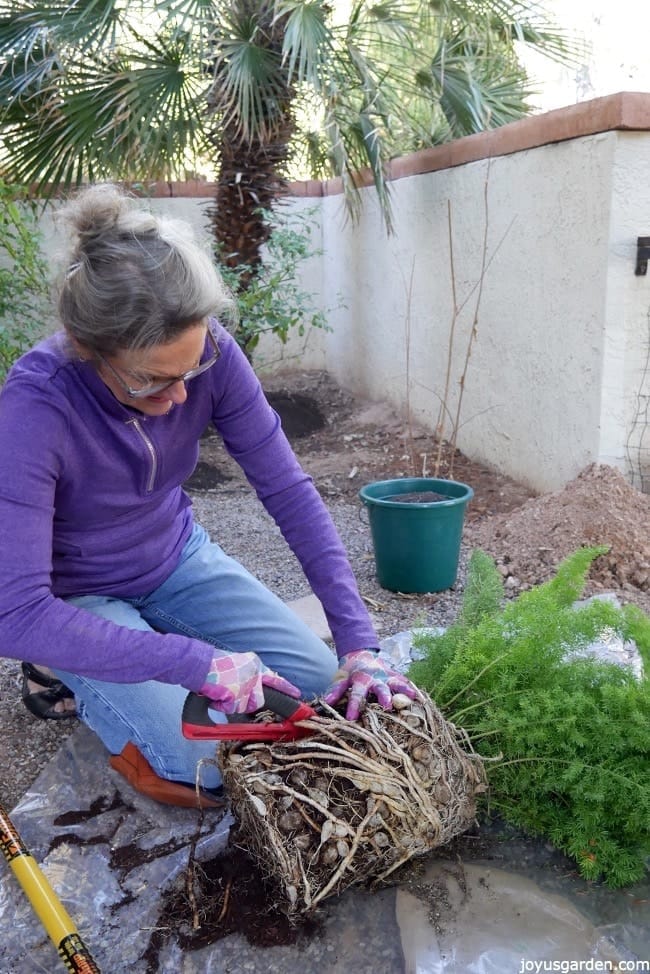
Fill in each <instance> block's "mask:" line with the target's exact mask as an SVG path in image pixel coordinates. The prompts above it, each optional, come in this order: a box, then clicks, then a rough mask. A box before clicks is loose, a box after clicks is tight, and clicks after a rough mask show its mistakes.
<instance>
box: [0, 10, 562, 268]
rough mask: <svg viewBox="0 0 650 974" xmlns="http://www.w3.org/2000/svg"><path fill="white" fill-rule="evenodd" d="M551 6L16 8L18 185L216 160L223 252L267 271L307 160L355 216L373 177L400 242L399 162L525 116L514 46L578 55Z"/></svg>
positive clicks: (1, 101)
mask: <svg viewBox="0 0 650 974" xmlns="http://www.w3.org/2000/svg"><path fill="white" fill-rule="evenodd" d="M536 7H537V5H536V4H535V3H534V2H533V0H531V2H530V3H527V2H522V0H492V2H485V0H437V2H435V3H433V2H429V0H376V2H371V0H351V3H350V9H349V12H348V15H347V17H345V18H341V17H340V15H339V19H338V20H337V13H338V8H337V7H336V6H332V5H331V4H330V3H328V2H327V0H306V2H305V0H162V2H155V0H140V3H139V4H137V3H134V2H128V3H125V2H123V0H39V2H34V0H11V4H10V5H9V6H8V5H7V4H6V2H5V3H0V131H1V132H2V136H3V139H2V152H1V155H0V163H1V165H2V169H3V173H4V175H5V177H6V178H8V179H11V180H14V181H18V182H21V183H36V184H37V185H38V187H39V188H40V190H41V192H43V191H47V192H49V191H51V190H54V189H58V188H69V187H71V186H73V185H76V184H78V183H81V182H82V181H86V180H96V179H105V178H119V179H124V180H132V181H135V182H143V183H144V184H145V185H146V183H147V181H150V180H169V179H172V178H174V177H176V176H178V175H181V174H184V173H187V171H188V170H189V171H192V170H195V169H196V168H197V166H200V165H201V164H202V163H205V161H206V160H207V161H208V162H211V163H212V165H213V166H214V169H215V171H216V174H217V194H216V200H215V205H214V207H213V208H212V211H211V216H212V222H213V228H214V236H215V241H216V245H217V248H218V250H219V252H220V256H221V258H222V260H225V261H226V262H227V263H228V264H230V266H233V267H234V266H237V265H241V264H242V263H245V264H247V265H248V266H249V268H250V269H251V273H254V272H255V269H256V267H257V266H258V265H259V262H260V250H261V247H262V244H263V243H264V242H265V240H266V239H267V238H268V235H269V228H270V225H271V215H272V210H273V207H274V205H275V204H276V202H277V201H278V200H279V198H280V197H281V196H282V193H283V191H284V187H285V185H286V183H285V180H286V178H287V175H288V173H289V171H290V169H289V167H290V164H291V162H292V160H293V161H295V160H296V158H298V157H300V158H302V160H303V164H304V163H305V162H306V163H307V164H308V165H309V167H310V171H311V173H312V175H314V176H317V177H323V176H327V175H332V174H336V175H339V176H341V177H342V178H343V183H344V189H345V191H346V193H347V197H348V200H349V202H350V205H351V207H352V208H354V206H355V205H358V198H357V196H356V195H355V189H356V182H355V174H356V173H357V172H358V171H359V170H360V169H362V168H363V167H369V169H370V171H371V173H372V176H373V179H374V185H375V188H376V190H377V193H378V194H379V199H380V202H381V206H382V209H383V212H384V215H385V218H386V222H387V226H388V227H389V228H390V200H389V194H388V187H387V181H386V178H385V167H386V163H387V161H388V160H389V158H390V157H391V156H394V155H396V154H399V153H400V152H404V151H408V150H410V149H411V148H416V147H419V146H422V145H430V144H433V143H435V142H436V141H440V140H441V139H445V138H452V137H456V136H458V135H461V134H469V133H471V132H475V131H480V130H481V129H485V128H488V127H493V126H495V125H497V124H503V123H504V122H506V121H511V120H512V119H513V118H518V117H520V116H521V115H522V114H525V113H526V112H527V110H528V109H527V104H526V95H527V88H526V79H525V77H524V75H523V72H522V71H521V69H520V68H519V66H518V64H517V62H516V57H515V55H514V42H515V41H516V40H519V41H522V42H526V43H531V44H534V45H536V46H537V47H539V48H540V49H541V50H543V51H545V52H546V53H548V54H549V55H550V56H553V57H560V58H566V57H567V56H570V55H571V51H570V45H569V46H567V44H566V39H565V38H564V37H563V35H562V33H561V32H559V31H553V30H550V29H549V28H548V27H547V26H546V25H544V24H543V23H542V24H541V25H540V24H537V25H536V23H535V15H534V12H535V10H536ZM567 52H568V54H567ZM243 284H244V286H245V285H246V280H244V282H243Z"/></svg>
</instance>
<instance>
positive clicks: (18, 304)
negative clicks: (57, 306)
mask: <svg viewBox="0 0 650 974" xmlns="http://www.w3.org/2000/svg"><path fill="white" fill-rule="evenodd" d="M47 293H48V278H47V264H46V263H45V260H44V259H43V256H42V254H41V233H40V230H39V226H38V213H37V206H36V203H34V202H32V201H29V200H27V199H26V197H25V194H24V193H23V192H22V191H21V190H20V189H19V188H17V187H12V186H8V185H7V184H6V183H4V182H3V181H2V180H0V382H3V381H4V379H5V376H6V374H7V372H8V371H9V369H10V368H11V366H12V365H13V363H14V362H15V360H16V359H17V358H18V356H19V355H22V353H23V352H24V351H26V350H27V349H28V348H29V347H30V346H31V345H32V344H33V343H34V341H35V340H36V339H37V338H38V337H39V336H40V334H42V332H43V315H44V312H45V306H46V296H47Z"/></svg>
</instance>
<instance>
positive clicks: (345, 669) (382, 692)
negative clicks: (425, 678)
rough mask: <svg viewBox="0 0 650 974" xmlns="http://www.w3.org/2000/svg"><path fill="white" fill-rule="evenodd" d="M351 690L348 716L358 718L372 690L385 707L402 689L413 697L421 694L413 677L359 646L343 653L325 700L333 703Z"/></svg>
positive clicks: (330, 703) (352, 718)
mask: <svg viewBox="0 0 650 974" xmlns="http://www.w3.org/2000/svg"><path fill="white" fill-rule="evenodd" d="M348 691H349V696H348V706H347V710H346V713H345V716H346V719H347V720H357V718H358V716H359V713H360V712H361V705H362V703H364V701H366V700H367V698H368V696H369V694H371V693H372V694H374V696H375V697H376V698H377V701H378V703H379V704H381V706H382V707H383V708H384V710H390V709H391V708H392V705H393V703H392V701H393V694H395V693H403V694H405V695H406V696H407V697H409V698H410V699H411V700H415V699H416V698H417V697H418V696H419V695H420V693H419V690H418V689H417V687H415V686H414V685H413V684H412V683H411V681H410V680H407V678H406V677H405V676H402V674H401V673H397V672H396V671H395V670H393V669H391V667H389V666H387V665H386V663H385V660H383V659H380V658H379V657H378V656H377V654H376V653H374V652H373V651H372V650H370V649H357V650H354V651H353V652H351V653H348V654H347V655H346V656H342V657H341V659H340V660H339V669H338V672H337V673H335V674H334V682H333V683H332V685H331V687H330V688H329V690H328V691H327V692H326V693H325V694H324V695H323V700H324V701H325V703H328V704H329V705H330V706H334V704H337V703H338V702H339V700H340V699H341V698H342V697H343V696H344V695H345V693H347V692H348Z"/></svg>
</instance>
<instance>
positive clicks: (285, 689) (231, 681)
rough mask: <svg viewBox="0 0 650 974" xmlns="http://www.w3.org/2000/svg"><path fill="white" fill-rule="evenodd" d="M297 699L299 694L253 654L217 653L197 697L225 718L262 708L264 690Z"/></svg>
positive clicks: (295, 688) (297, 690) (291, 685)
mask: <svg viewBox="0 0 650 974" xmlns="http://www.w3.org/2000/svg"><path fill="white" fill-rule="evenodd" d="M265 686H267V687H272V689H274V690H280V692H281V693H286V694H288V695H289V696H290V697H296V698H299V697H300V690H299V689H298V688H297V687H294V685H293V683H289V682H288V680H284V679H283V678H282V677H281V676H278V674H277V673H274V672H273V671H272V670H270V669H269V668H268V666H265V665H264V663H263V662H262V660H261V659H260V658H259V656H257V655H256V654H255V653H219V655H216V654H215V656H214V657H213V659H212V662H211V663H210V669H209V670H208V673H207V676H206V678H205V683H204V684H203V686H202V687H201V688H200V690H199V693H200V694H201V695H202V696H204V697H209V698H210V700H212V701H213V703H212V704H211V706H214V709H215V710H220V711H221V712H222V713H224V714H250V713H253V711H254V710H259V708H260V707H263V706H264V687H265Z"/></svg>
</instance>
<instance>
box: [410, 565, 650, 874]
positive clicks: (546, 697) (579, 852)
mask: <svg viewBox="0 0 650 974" xmlns="http://www.w3.org/2000/svg"><path fill="white" fill-rule="evenodd" d="M606 550H607V549H606V548H602V547H599V548H581V549H580V550H578V551H576V552H575V553H574V554H573V555H571V556H570V557H568V558H567V559H565V561H563V562H562V564H561V565H560V566H559V568H558V570H557V573H556V575H555V577H554V578H553V579H551V580H550V581H548V582H546V583H544V584H542V585H539V586H537V587H535V588H533V589H531V590H530V591H527V592H524V593H522V594H521V595H520V596H519V597H518V598H516V599H515V600H513V601H510V602H508V603H507V604H505V605H504V599H503V594H504V593H503V588H502V583H501V578H500V576H499V573H498V571H497V568H496V566H495V564H494V562H493V561H492V560H491V559H490V558H489V556H488V555H486V554H485V553H484V552H482V551H475V552H474V553H473V554H472V557H471V559H470V564H469V573H468V582H467V586H466V589H465V593H464V600H463V605H462V609H461V611H460V613H459V616H458V620H457V622H456V623H455V624H454V625H453V626H451V627H450V628H449V629H448V630H447V631H446V632H445V633H443V634H442V635H440V636H430V635H426V636H425V635H422V636H420V637H418V640H417V644H418V646H419V647H420V649H424V650H425V657H424V658H423V659H422V660H420V661H418V662H416V663H413V664H412V666H411V668H410V671H409V676H410V677H411V679H413V680H414V682H415V683H416V684H418V685H419V686H420V687H422V688H423V689H425V690H427V691H428V692H429V693H430V694H431V696H432V697H433V699H434V700H435V701H436V703H437V704H438V706H439V707H440V708H441V709H442V711H443V713H444V714H445V716H446V717H447V718H448V719H449V720H451V721H453V722H454V723H456V724H457V725H459V726H462V727H463V728H464V729H465V730H466V731H467V733H468V735H469V738H470V740H471V741H472V744H473V745H474V747H475V748H476V750H477V751H478V752H479V753H480V754H481V755H482V756H483V757H484V758H486V759H488V760H487V761H486V769H487V774H488V779H489V783H490V797H489V801H490V804H491V806H492V807H494V808H496V809H497V810H498V811H499V812H500V813H501V815H502V816H503V817H504V818H505V819H506V820H507V821H509V822H511V823H512V824H514V825H517V826H519V827H522V828H524V829H526V830H527V831H529V832H530V833H533V834H537V835H543V836H545V837H547V838H548V839H549V840H550V841H551V842H552V843H553V844H554V845H555V846H556V847H557V848H559V849H561V850H562V851H563V852H564V853H566V854H567V855H569V856H571V857H572V858H573V859H574V860H575V861H576V863H577V865H578V868H579V871H580V873H581V874H582V876H584V877H585V878H586V879H602V880H604V881H605V882H606V883H607V884H608V885H609V886H612V887H616V886H625V885H628V884H630V883H633V882H636V881H638V880H640V879H641V878H642V877H643V875H644V872H645V869H646V865H647V857H648V856H649V855H650V619H649V618H648V617H647V616H646V615H644V614H643V613H642V612H641V611H640V610H639V609H638V608H637V607H636V606H632V605H626V606H623V607H619V606H617V605H615V604H613V603H611V602H608V601H605V600H592V601H589V602H587V603H585V604H583V605H581V606H578V607H574V603H575V601H576V600H577V599H579V598H580V595H581V594H582V592H583V590H584V585H585V579H586V575H587V572H588V571H589V568H590V566H591V564H592V562H593V561H594V560H595V559H596V558H597V557H598V556H599V555H601V554H603V553H604V552H605V551H606ZM605 633H610V634H612V633H615V634H616V635H618V636H619V637H620V638H622V639H625V640H628V639H633V640H634V641H635V642H636V644H637V647H638V649H639V652H640V654H641V656H642V659H643V662H644V670H645V675H644V677H643V678H642V679H637V678H636V677H635V676H634V674H633V673H632V671H631V670H630V669H628V668H624V667H621V666H617V665H616V664H614V663H607V662H603V661H600V660H598V659H596V658H594V656H593V655H590V654H584V655H583V653H582V651H584V650H585V649H586V647H588V646H589V644H590V643H592V642H594V641H597V640H599V638H602V637H603V634H605Z"/></svg>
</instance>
